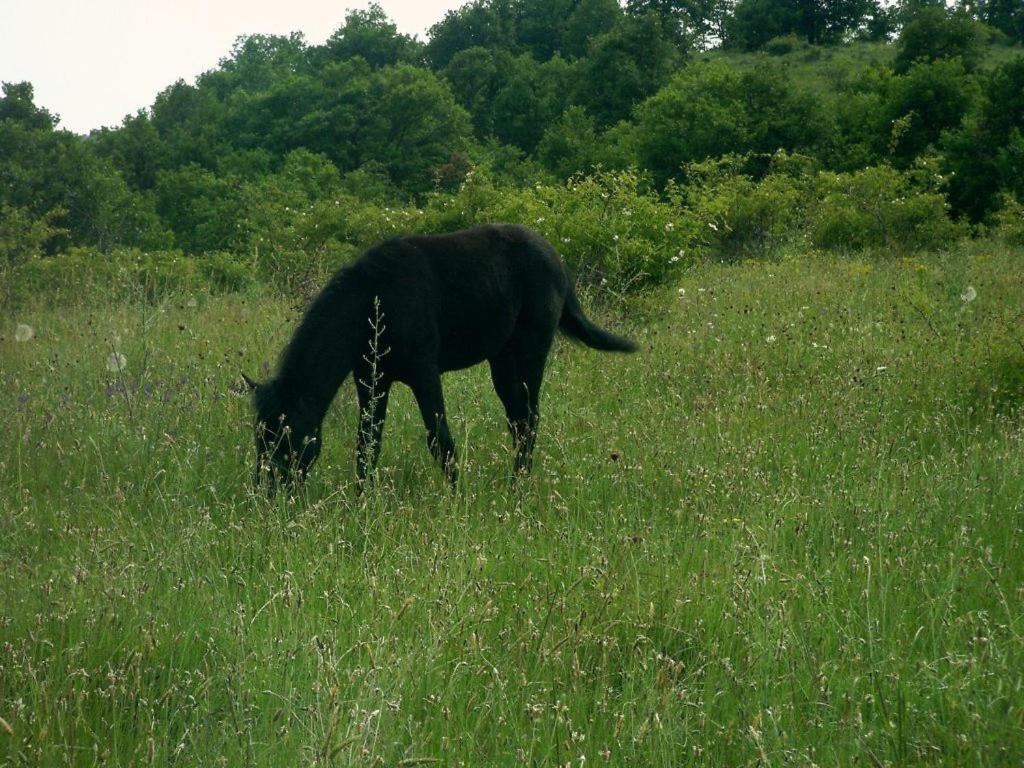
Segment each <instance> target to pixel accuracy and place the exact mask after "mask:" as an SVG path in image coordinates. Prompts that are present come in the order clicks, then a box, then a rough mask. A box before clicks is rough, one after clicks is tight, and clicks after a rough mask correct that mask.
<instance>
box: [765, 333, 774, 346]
mask: <svg viewBox="0 0 1024 768" xmlns="http://www.w3.org/2000/svg"><path fill="white" fill-rule="evenodd" d="M765 341H766V342H767V343H769V344H774V343H775V334H774V333H773V334H771V335H770V336H768V337H767V338H765Z"/></svg>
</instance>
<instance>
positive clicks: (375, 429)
mask: <svg viewBox="0 0 1024 768" xmlns="http://www.w3.org/2000/svg"><path fill="white" fill-rule="evenodd" d="M390 392H391V384H390V382H382V381H377V382H373V383H371V382H365V381H362V380H360V379H358V378H357V379H356V397H357V398H358V400H359V430H358V432H357V433H356V476H357V477H358V479H359V488H360V489H362V487H363V485H364V483H365V482H366V477H367V475H368V474H370V473H372V472H373V470H374V469H375V468H376V466H377V459H379V458H380V441H381V438H382V437H383V435H384V419H385V418H386V417H387V412H388V394H389V393H390Z"/></svg>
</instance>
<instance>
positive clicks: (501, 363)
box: [491, 328, 554, 474]
mask: <svg viewBox="0 0 1024 768" xmlns="http://www.w3.org/2000/svg"><path fill="white" fill-rule="evenodd" d="M553 339H554V329H553V328H551V329H550V330H548V331H546V332H533V333H523V334H520V335H517V336H514V337H513V339H512V340H511V342H510V343H509V345H508V346H507V347H506V348H505V350H503V351H502V353H501V354H500V355H498V356H497V357H495V358H494V359H493V360H491V379H492V380H493V381H494V389H495V390H496V391H497V393H498V397H500V398H501V401H502V403H503V404H504V406H505V415H506V416H507V418H508V425H509V431H510V432H511V433H512V439H513V441H515V446H516V463H515V468H516V472H518V473H521V474H527V473H529V472H530V469H531V468H532V466H533V449H534V447H535V446H536V444H537V428H538V426H539V424H540V388H541V384H542V383H543V380H544V367H545V365H546V364H547V357H548V352H549V351H550V350H551V342H552V340H553Z"/></svg>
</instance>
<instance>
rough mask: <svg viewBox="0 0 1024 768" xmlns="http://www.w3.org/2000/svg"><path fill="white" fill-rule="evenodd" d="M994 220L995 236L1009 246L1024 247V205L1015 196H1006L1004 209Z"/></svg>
mask: <svg viewBox="0 0 1024 768" xmlns="http://www.w3.org/2000/svg"><path fill="white" fill-rule="evenodd" d="M992 218H993V223H994V226H993V234H994V235H995V236H996V237H997V238H999V239H1000V240H1002V241H1003V242H1004V243H1006V244H1007V245H1019V246H1024V205H1022V204H1021V203H1020V202H1018V201H1017V198H1016V197H1014V196H1013V195H1004V196H1003V204H1002V207H1000V209H999V210H998V211H997V212H996V214H995V215H994V216H993V217H992Z"/></svg>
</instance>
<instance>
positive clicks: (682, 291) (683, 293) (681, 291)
mask: <svg viewBox="0 0 1024 768" xmlns="http://www.w3.org/2000/svg"><path fill="white" fill-rule="evenodd" d="M679 298H680V299H685V298H686V289H685V288H680V289H679Z"/></svg>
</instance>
